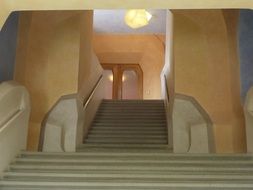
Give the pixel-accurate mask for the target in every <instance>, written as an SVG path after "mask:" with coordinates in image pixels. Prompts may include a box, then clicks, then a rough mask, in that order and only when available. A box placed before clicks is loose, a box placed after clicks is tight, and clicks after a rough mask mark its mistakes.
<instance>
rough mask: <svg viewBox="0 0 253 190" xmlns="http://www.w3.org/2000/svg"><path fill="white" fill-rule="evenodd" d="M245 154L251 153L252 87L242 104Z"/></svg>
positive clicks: (252, 126) (252, 129)
mask: <svg viewBox="0 0 253 190" xmlns="http://www.w3.org/2000/svg"><path fill="white" fill-rule="evenodd" d="M244 115H245V123H246V136H247V152H249V153H253V86H252V87H251V88H250V89H249V91H248V93H247V97H246V100H245V104H244Z"/></svg>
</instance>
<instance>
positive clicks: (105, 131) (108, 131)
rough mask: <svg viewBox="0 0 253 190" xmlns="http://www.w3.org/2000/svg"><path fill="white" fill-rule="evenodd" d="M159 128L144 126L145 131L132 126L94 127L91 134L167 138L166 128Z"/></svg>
mask: <svg viewBox="0 0 253 190" xmlns="http://www.w3.org/2000/svg"><path fill="white" fill-rule="evenodd" d="M157 129H158V128H154V129H153V130H151V129H150V130H146V128H144V131H143V130H142V129H140V128H139V129H136V128H134V130H133V129H132V128H127V127H126V128H123V127H120V129H119V128H118V127H108V128H106V127H101V128H100V127H94V128H93V129H91V130H90V132H89V135H93V136H96V135H97V136H99V135H104V136H106V135H108V136H109V135H112V136H120V135H140V134H141V135H144V136H146V135H165V136H166V138H167V135H166V134H167V133H166V129H165V128H164V127H163V128H161V129H158V130H157Z"/></svg>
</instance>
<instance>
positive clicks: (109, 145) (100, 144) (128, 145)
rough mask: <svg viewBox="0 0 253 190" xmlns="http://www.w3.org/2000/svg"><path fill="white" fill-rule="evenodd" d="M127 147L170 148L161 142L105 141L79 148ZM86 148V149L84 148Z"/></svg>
mask: <svg viewBox="0 0 253 190" xmlns="http://www.w3.org/2000/svg"><path fill="white" fill-rule="evenodd" d="M91 147H95V148H125V149H128V148H130V149H153V148H157V149H166V148H168V145H161V144H141V143H136V144H128V143H124V144H120V143H114V144H109V143H108V144H103V143H86V144H82V145H80V146H79V150H80V149H83V148H91ZM84 150H85V149H84Z"/></svg>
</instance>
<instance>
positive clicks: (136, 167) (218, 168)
mask: <svg viewBox="0 0 253 190" xmlns="http://www.w3.org/2000/svg"><path fill="white" fill-rule="evenodd" d="M9 169H10V171H17V170H19V171H24V170H29V171H34V172H35V171H36V172H37V171H40V172H42V171H47V172H56V171H57V172H63V171H64V172H69V171H82V172H83V173H85V172H86V171H104V172H106V171H119V172H120V171H122V172H123V171H135V172H136V171H138V172H140V171H142V172H147V173H153V172H215V173H216V172H218V173H219V172H224V173H233V172H241V173H251V174H252V172H253V168H252V167H248V166H247V167H246V166H245V167H241V166H233V167H227V166H222V165H221V164H220V165H209V166H208V165H205V166H203V165H202V166H199V165H196V164H195V165H188V166H187V167H186V166H185V165H184V166H180V165H175V166H171V165H166V164H152V165H151V164H143V165H141V164H126V165H124V164H114V165H113V164H110V165H108V164H103V163H101V164H94V165H91V164H86V165H85V164H84V165H73V164H71V163H70V164H64V165H62V164H46V163H42V164H12V165H10V167H9Z"/></svg>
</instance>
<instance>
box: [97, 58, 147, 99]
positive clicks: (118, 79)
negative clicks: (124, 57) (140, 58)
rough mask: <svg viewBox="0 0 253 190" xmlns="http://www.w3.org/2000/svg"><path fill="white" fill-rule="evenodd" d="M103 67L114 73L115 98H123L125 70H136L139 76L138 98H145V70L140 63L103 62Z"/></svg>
mask: <svg viewBox="0 0 253 190" xmlns="http://www.w3.org/2000/svg"><path fill="white" fill-rule="evenodd" d="M101 65H102V67H103V69H105V70H111V71H112V73H113V91H112V98H113V99H122V87H123V85H122V76H123V73H124V71H125V70H134V71H135V72H136V74H137V77H138V96H139V97H138V98H139V99H143V71H142V69H141V67H140V65H139V64H113V63H101Z"/></svg>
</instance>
